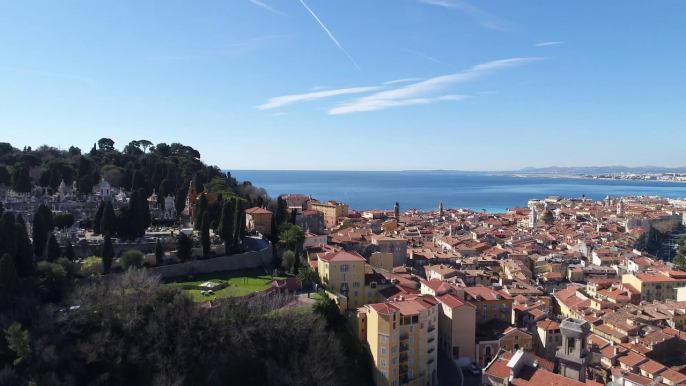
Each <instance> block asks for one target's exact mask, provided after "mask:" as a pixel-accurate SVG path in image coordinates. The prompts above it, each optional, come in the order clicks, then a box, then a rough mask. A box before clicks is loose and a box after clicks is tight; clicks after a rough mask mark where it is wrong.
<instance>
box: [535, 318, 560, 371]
mask: <svg viewBox="0 0 686 386" xmlns="http://www.w3.org/2000/svg"><path fill="white" fill-rule="evenodd" d="M533 335H534V336H533V338H534V350H535V352H536V355H538V356H540V357H542V358H545V359H547V360H549V361H555V354H556V353H557V348H558V346H560V345H561V344H562V333H561V332H560V323H558V322H557V321H555V320H550V319H544V320H539V321H538V322H536V327H535V328H534V329H533Z"/></svg>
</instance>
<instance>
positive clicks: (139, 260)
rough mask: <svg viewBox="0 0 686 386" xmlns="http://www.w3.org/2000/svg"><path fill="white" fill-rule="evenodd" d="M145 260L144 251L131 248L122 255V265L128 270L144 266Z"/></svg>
mask: <svg viewBox="0 0 686 386" xmlns="http://www.w3.org/2000/svg"><path fill="white" fill-rule="evenodd" d="M144 260H145V256H143V252H141V251H138V250H131V251H128V252H126V253H125V254H124V255H123V256H122V257H121V260H120V261H121V267H122V268H123V269H125V270H128V269H129V268H140V267H142V266H143V261H144Z"/></svg>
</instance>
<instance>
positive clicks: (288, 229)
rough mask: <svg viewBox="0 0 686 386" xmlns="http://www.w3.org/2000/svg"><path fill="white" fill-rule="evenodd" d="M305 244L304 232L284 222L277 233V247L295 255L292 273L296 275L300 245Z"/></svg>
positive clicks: (298, 265)
mask: <svg viewBox="0 0 686 386" xmlns="http://www.w3.org/2000/svg"><path fill="white" fill-rule="evenodd" d="M304 242H305V232H303V230H302V229H301V228H300V227H299V226H297V225H293V224H291V223H288V222H285V223H283V225H282V226H281V232H280V233H279V245H280V247H281V248H282V249H285V250H289V251H293V253H294V254H295V260H294V262H293V273H295V274H296V275H297V274H298V269H299V267H300V251H301V250H302V244H303V243H304Z"/></svg>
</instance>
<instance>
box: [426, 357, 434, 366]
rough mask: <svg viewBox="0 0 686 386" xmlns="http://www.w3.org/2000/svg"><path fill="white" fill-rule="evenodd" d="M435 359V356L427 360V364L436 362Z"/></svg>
mask: <svg viewBox="0 0 686 386" xmlns="http://www.w3.org/2000/svg"><path fill="white" fill-rule="evenodd" d="M434 361H435V360H434V358H429V360H428V361H426V364H427V365H430V364H432V363H434Z"/></svg>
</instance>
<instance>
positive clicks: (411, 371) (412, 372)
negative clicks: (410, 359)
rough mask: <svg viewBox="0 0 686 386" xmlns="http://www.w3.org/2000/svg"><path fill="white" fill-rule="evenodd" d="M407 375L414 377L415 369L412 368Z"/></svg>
mask: <svg viewBox="0 0 686 386" xmlns="http://www.w3.org/2000/svg"><path fill="white" fill-rule="evenodd" d="M407 377H408V378H410V379H412V378H414V370H410V371H409V373H408V375H407Z"/></svg>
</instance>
